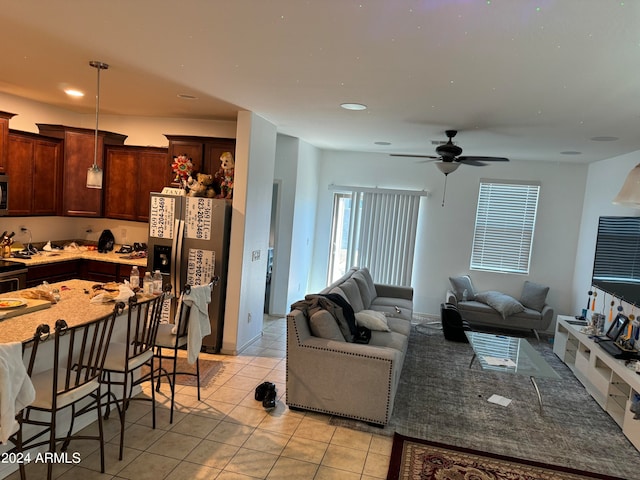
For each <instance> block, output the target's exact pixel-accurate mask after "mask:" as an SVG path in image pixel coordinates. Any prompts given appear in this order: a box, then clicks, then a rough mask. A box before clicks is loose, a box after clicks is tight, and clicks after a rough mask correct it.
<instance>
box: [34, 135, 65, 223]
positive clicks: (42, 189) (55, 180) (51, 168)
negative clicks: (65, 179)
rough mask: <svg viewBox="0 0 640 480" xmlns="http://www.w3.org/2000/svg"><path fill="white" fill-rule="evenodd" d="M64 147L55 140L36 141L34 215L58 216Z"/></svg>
mask: <svg viewBox="0 0 640 480" xmlns="http://www.w3.org/2000/svg"><path fill="white" fill-rule="evenodd" d="M61 170H62V145H61V143H60V142H58V141H55V140H44V139H41V140H36V141H35V143H34V151H33V197H32V204H31V212H32V213H33V214H34V215H57V214H58V205H59V202H60V190H61V185H60V184H61Z"/></svg>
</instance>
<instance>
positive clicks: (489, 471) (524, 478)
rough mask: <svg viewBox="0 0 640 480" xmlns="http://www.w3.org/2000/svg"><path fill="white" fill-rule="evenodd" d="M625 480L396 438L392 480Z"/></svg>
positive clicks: (399, 436)
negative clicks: (594, 479) (597, 479)
mask: <svg viewBox="0 0 640 480" xmlns="http://www.w3.org/2000/svg"><path fill="white" fill-rule="evenodd" d="M593 478H599V479H609V480H624V479H621V478H620V477H612V476H609V475H601V474H593V473H590V472H584V471H580V470H575V469H569V468H564V467H558V466H555V465H548V464H544V463H540V462H528V461H523V460H519V459H516V458H512V457H507V456H504V455H491V454H487V453H484V452H479V451H477V450H471V449H465V448H459V447H454V446H451V445H444V444H441V443H434V442H429V441H426V440H421V439H416V438H410V437H405V436H403V435H398V434H396V435H395V436H394V438H393V448H392V451H391V461H390V463H389V473H388V474H387V479H388V480H400V479H402V480H430V479H433V480H456V479H460V480H463V479H464V480H466V479H473V480H579V479H593Z"/></svg>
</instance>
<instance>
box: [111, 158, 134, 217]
mask: <svg viewBox="0 0 640 480" xmlns="http://www.w3.org/2000/svg"><path fill="white" fill-rule="evenodd" d="M105 163H106V166H105V176H104V179H103V180H104V182H103V186H104V216H105V217H107V218H119V219H122V220H137V215H136V204H137V203H138V202H139V197H138V182H139V181H140V180H141V179H140V172H139V169H138V160H137V155H136V152H134V151H131V150H127V149H107V152H106V158H105Z"/></svg>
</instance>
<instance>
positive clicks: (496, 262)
mask: <svg viewBox="0 0 640 480" xmlns="http://www.w3.org/2000/svg"><path fill="white" fill-rule="evenodd" d="M539 193H540V184H539V183H538V182H510V181H505V180H487V179H481V180H480V190H479V193H478V208H477V211H476V224H475V229H474V235H473V247H472V252H471V269H474V270H489V271H494V272H505V273H524V274H527V273H529V264H530V258H531V247H532V244H533V233H534V228H535V222H536V213H537V209H538V196H539Z"/></svg>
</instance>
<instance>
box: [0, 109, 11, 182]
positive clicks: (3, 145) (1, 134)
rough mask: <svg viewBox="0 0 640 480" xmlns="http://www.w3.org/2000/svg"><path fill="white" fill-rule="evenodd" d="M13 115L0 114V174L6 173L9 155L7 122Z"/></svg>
mask: <svg viewBox="0 0 640 480" xmlns="http://www.w3.org/2000/svg"><path fill="white" fill-rule="evenodd" d="M14 115H15V114H13V113H8V112H0V173H5V172H6V166H7V155H8V153H9V120H10V119H11V117H13V116H14Z"/></svg>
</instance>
